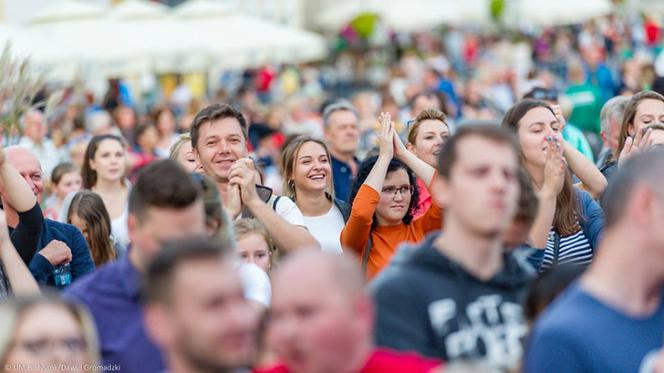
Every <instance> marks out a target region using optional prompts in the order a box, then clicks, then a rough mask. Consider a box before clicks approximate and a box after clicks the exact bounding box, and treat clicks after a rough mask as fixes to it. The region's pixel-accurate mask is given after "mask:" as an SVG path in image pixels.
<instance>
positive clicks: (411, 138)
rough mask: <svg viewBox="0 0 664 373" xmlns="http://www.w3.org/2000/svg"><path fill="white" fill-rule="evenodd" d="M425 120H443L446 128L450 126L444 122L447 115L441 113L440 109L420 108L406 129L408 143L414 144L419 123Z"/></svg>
mask: <svg viewBox="0 0 664 373" xmlns="http://www.w3.org/2000/svg"><path fill="white" fill-rule="evenodd" d="M425 120H437V121H440V122H443V124H444V125H445V127H447V128H448V129H449V128H450V126H449V125H448V124H447V122H446V120H447V115H445V113H443V112H442V111H440V110H437V109H425V110H422V111H421V112H420V113H419V114H417V116H416V117H415V119H413V122H412V124H411V125H410V128H409V129H408V142H409V143H411V144H413V145H415V140H416V138H417V131H419V129H420V125H421V124H422V122H424V121H425Z"/></svg>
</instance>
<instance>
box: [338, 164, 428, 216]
mask: <svg viewBox="0 0 664 373" xmlns="http://www.w3.org/2000/svg"><path fill="white" fill-rule="evenodd" d="M377 160H378V156H373V157H369V158H367V159H365V160H364V161H363V162H362V163H361V164H360V167H359V169H358V171H357V176H355V180H354V181H353V187H352V188H351V192H350V198H349V201H350V203H351V205H352V204H353V201H355V196H357V192H359V191H360V187H361V186H362V184H364V181H365V180H366V179H367V176H369V173H370V172H371V169H372V168H373V167H374V165H375V164H376V161H377ZM397 170H405V171H406V173H407V174H408V183H409V184H410V185H411V186H412V187H413V193H412V194H411V196H410V205H409V206H408V211H407V212H406V215H405V216H404V217H403V219H401V221H402V222H403V223H404V224H410V223H411V222H412V221H413V217H414V215H415V211H416V210H417V205H418V203H419V199H420V191H419V190H418V189H417V178H416V177H415V173H413V171H412V170H411V169H410V168H408V166H406V165H405V164H404V163H403V162H401V161H400V160H398V159H396V158H392V160H391V161H390V165H389V166H388V167H387V174H389V173H390V172H394V171H397ZM378 192H379V193H380V191H378ZM375 226H376V214H375V213H374V219H373V223H372V225H371V228H372V229H373V228H374V227H375Z"/></svg>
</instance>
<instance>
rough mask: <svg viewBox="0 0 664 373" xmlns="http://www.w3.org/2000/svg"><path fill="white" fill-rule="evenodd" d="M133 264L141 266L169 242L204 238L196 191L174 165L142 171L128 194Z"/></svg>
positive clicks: (170, 162) (165, 163)
mask: <svg viewBox="0 0 664 373" xmlns="http://www.w3.org/2000/svg"><path fill="white" fill-rule="evenodd" d="M127 227H128V229H129V238H130V239H131V242H132V252H134V253H135V254H133V255H134V257H133V259H134V260H135V262H134V264H135V265H138V266H145V265H146V264H147V263H148V262H149V261H150V260H151V258H152V257H154V256H155V255H156V253H157V252H158V251H159V249H160V247H161V245H162V244H163V243H164V242H166V241H169V240H174V239H178V238H182V237H188V236H190V235H195V234H205V211H204V208H203V201H202V198H201V191H200V187H199V186H197V185H196V183H195V182H194V180H192V178H191V177H190V176H189V174H188V173H187V172H186V171H185V170H184V169H183V168H182V167H181V166H180V165H178V164H177V162H176V161H173V160H170V159H166V160H159V161H155V162H153V163H151V164H150V165H149V166H147V167H145V168H144V169H142V170H141V171H140V172H139V174H138V178H137V179H136V183H135V184H134V186H133V188H132V189H131V193H130V194H129V218H128V221H127Z"/></svg>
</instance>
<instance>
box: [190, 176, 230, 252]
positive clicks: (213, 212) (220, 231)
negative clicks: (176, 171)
mask: <svg viewBox="0 0 664 373" xmlns="http://www.w3.org/2000/svg"><path fill="white" fill-rule="evenodd" d="M191 178H192V180H194V182H195V183H197V184H198V185H199V186H200V187H201V191H202V196H203V206H204V208H205V225H206V226H208V227H212V226H214V225H216V232H215V233H214V234H213V235H212V236H211V237H212V238H214V239H216V240H218V241H220V242H223V243H229V244H230V243H231V242H233V230H232V229H233V227H232V222H231V221H230V218H229V217H228V214H227V213H226V211H225V209H224V206H223V202H222V200H221V195H220V194H219V189H218V188H217V184H215V182H214V181H213V180H212V179H211V178H210V177H209V176H205V175H202V174H199V173H196V172H194V173H192V174H191Z"/></svg>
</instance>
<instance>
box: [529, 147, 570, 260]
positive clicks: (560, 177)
mask: <svg viewBox="0 0 664 373" xmlns="http://www.w3.org/2000/svg"><path fill="white" fill-rule="evenodd" d="M556 144H557V142H555V141H551V142H550V143H549V146H548V147H547V151H546V165H545V166H544V183H543V185H542V189H541V190H540V191H539V208H538V209H537V216H536V217H535V222H534V223H533V226H532V228H530V233H529V240H530V244H531V245H532V246H533V247H535V248H537V249H545V248H546V241H547V239H548V237H549V231H550V230H551V226H552V225H553V219H554V217H555V215H556V199H557V197H558V194H559V193H560V191H561V190H562V188H563V185H564V183H565V173H566V172H567V166H566V165H565V162H564V161H563V154H562V149H561V147H560V146H559V145H556Z"/></svg>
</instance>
